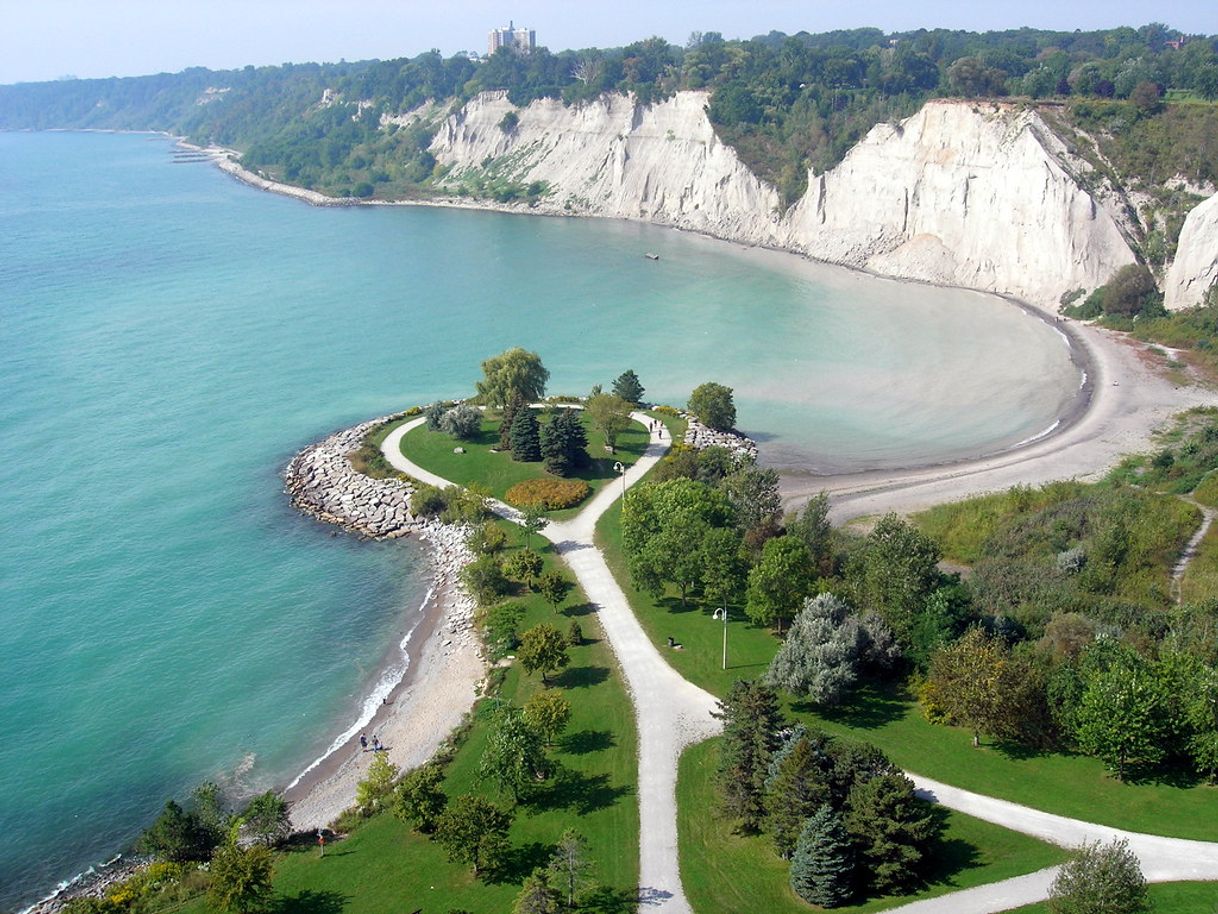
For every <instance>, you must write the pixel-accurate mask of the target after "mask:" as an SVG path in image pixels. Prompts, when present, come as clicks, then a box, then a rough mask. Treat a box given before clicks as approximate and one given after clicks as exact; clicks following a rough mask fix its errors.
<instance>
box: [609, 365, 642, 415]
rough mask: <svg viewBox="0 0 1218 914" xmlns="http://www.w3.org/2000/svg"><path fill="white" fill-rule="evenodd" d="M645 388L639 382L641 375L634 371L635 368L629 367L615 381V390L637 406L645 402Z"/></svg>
mask: <svg viewBox="0 0 1218 914" xmlns="http://www.w3.org/2000/svg"><path fill="white" fill-rule="evenodd" d="M643 390H644V387H643V385H642V384H640V383H639V376H638V375H637V374H635V373H634V369H633V368H627V369H626V370H625V371H623V372H622V373H621V374H620V375H618V376H617V380H615V381H614V382H613V392H614V393H615V394H617V395H618V396H619V397H621V398H622V399H623V400H625V401H626V402H627V403H631V404H633V405H635V406H638V405H639V404H640V403H642V402H643Z"/></svg>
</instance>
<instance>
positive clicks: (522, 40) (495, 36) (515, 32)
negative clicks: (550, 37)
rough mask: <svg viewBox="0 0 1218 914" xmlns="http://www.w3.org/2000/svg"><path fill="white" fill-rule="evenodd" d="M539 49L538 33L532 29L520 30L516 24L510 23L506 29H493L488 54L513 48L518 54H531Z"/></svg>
mask: <svg viewBox="0 0 1218 914" xmlns="http://www.w3.org/2000/svg"><path fill="white" fill-rule="evenodd" d="M535 47H537V33H536V32H534V31H533V30H532V29H518V28H516V24H515V23H514V22H509V23H508V25H507V28H506V29H502V28H501V29H491V36H490V40H489V41H488V42H487V43H486V53H487V54H494V53H495V52H496V51H498V50H499V49H500V48H511V49H512V50H513V51H515V52H516V53H517V54H531V53H532V52H533V49H534V48H535Z"/></svg>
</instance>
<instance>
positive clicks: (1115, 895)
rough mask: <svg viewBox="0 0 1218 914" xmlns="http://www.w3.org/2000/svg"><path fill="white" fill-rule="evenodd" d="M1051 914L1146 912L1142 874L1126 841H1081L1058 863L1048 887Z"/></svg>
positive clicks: (1148, 901)
mask: <svg viewBox="0 0 1218 914" xmlns="http://www.w3.org/2000/svg"><path fill="white" fill-rule="evenodd" d="M1049 910H1050V911H1052V912H1053V914H1146V912H1149V911H1150V910H1151V906H1150V895H1149V894H1148V893H1147V891H1146V878H1145V877H1144V876H1143V875H1142V867H1141V866H1140V864H1139V863H1138V858H1137V855H1136V854H1134V852H1133V851H1132V850H1130V849H1129V842H1128V841H1127V840H1125V839H1124V838H1117V839H1115V840H1114V841H1113V842H1112V843H1111V844H1101V843H1099V842H1098V841H1097V842H1095V843H1094V844H1084V845H1083V846H1082V847H1080V848H1079V849H1078V850H1077V851H1076V852H1075V854H1074V856H1073V857H1072V858H1071V859H1070V860H1068V861H1067V862H1066V863H1064V864H1063V865H1062V868H1061V869H1060V870H1059V871H1058V873H1057V878H1056V879H1054V880H1053V887H1052V888H1051V889H1050V890H1049Z"/></svg>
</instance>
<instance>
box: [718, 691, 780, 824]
mask: <svg viewBox="0 0 1218 914" xmlns="http://www.w3.org/2000/svg"><path fill="white" fill-rule="evenodd" d="M715 716H716V717H718V718H719V719H720V720H722V721H723V751H722V754H721V755H720V757H719V786H720V790H721V791H722V794H723V806H724V809H725V810H726V811H727V813H728V814H729V815H732V816H735V817H736V818H738V819H740V820H741V823H742V827H743V828H744V830H745V831H750V832H753V831H756V830H757V829H758V827H759V826H760V824H761V820H762V819H763V817H764V816H765V782H766V778H767V776H768V774H769V769H770V760H771V758H772V756H773V754H774V751H775V750H776V749H777V748H778V746H779V736H778V732H779V731H780V730H781V729H782V724H783V721H782V712H781V711H780V710H779V707H778V696H777V695H776V694H775V693H774V690H773V689H771V688H770V687H769V686H767V685H765V684H764V683H762V682H748V681H746V680H743V679H739V680H737V681H736V682H734V683H732V687H731V689H729V690H728V693H727V696H726V697H724V698H723V700H722V701H720V702H719V710H718V712H716V714H715Z"/></svg>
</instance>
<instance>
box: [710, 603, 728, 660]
mask: <svg viewBox="0 0 1218 914" xmlns="http://www.w3.org/2000/svg"><path fill="white" fill-rule="evenodd" d="M711 618H712V619H722V620H723V668H724V669H725V670H726V669H727V604H724V606H723V609H716V610H715V612H714V614H713V615H712V616H711Z"/></svg>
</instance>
